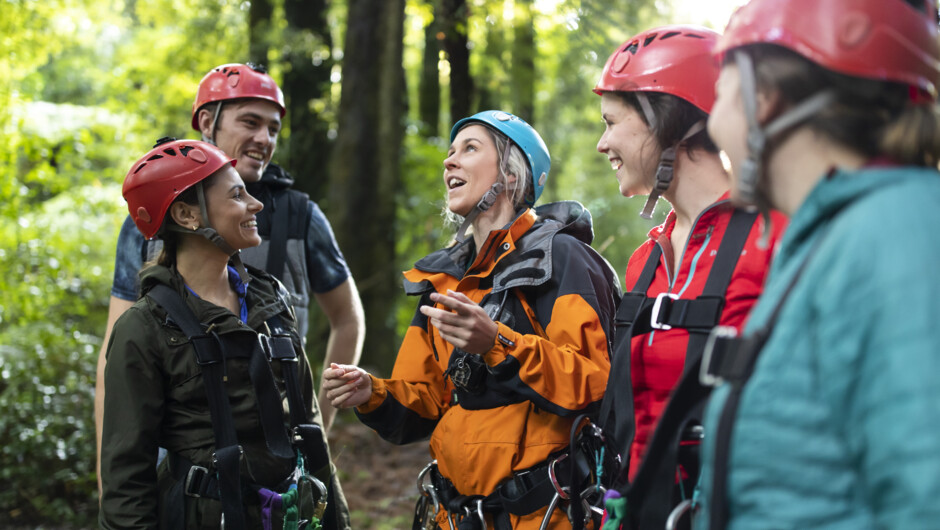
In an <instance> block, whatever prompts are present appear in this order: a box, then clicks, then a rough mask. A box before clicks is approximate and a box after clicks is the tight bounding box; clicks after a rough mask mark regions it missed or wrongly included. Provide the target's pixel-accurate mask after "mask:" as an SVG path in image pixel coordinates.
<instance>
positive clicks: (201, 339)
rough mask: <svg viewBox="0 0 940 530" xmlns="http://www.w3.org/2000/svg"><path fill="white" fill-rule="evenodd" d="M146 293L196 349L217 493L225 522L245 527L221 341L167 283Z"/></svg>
mask: <svg viewBox="0 0 940 530" xmlns="http://www.w3.org/2000/svg"><path fill="white" fill-rule="evenodd" d="M147 296H149V297H150V298H152V299H153V300H154V301H155V302H156V303H158V304H159V305H160V307H162V308H163V309H164V310H166V312H167V314H169V315H170V318H172V319H173V321H174V322H176V324H177V325H178V326H179V327H180V329H182V330H183V333H185V334H186V336H187V337H189V340H190V342H192V344H193V348H195V350H196V362H197V363H198V364H199V365H200V367H201V368H202V375H203V382H204V384H205V386H206V395H207V398H208V402H209V413H210V417H211V418H212V430H213V432H214V434H215V444H216V451H215V454H214V455H213V460H214V461H215V462H214V464H215V467H216V469H217V470H218V476H219V494H220V497H221V501H222V514H223V516H224V517H225V526H226V528H229V529H237V530H245V529H246V528H247V527H246V524H245V518H244V514H243V513H242V491H241V486H240V482H239V462H240V457H241V453H242V448H241V446H239V445H238V436H237V435H236V433H235V424H234V422H233V420H232V407H231V404H230V403H229V399H228V392H226V391H225V385H224V377H225V373H224V371H225V366H224V363H223V358H224V357H223V355H222V344H221V342H220V341H219V339H218V337H217V336H216V335H214V334H212V335H207V334H206V333H205V332H203V329H202V324H201V323H200V321H199V319H197V318H196V316H195V315H194V314H193V312H192V310H191V309H190V308H189V307H188V306H187V305H186V303H185V302H183V299H182V298H181V297H180V296H179V293H177V292H176V291H174V290H173V289H171V288H170V287H168V286H166V285H157V286H155V287H154V288H153V289H151V290H150V291H149V292H148V293H147Z"/></svg>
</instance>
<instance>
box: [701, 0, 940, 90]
mask: <svg viewBox="0 0 940 530" xmlns="http://www.w3.org/2000/svg"><path fill="white" fill-rule="evenodd" d="M924 5H925V7H926V13H925V12H921V11H918V10H917V9H916V8H914V7H913V6H911V5H910V4H908V3H907V2H904V1H902V0H826V1H825V2H820V1H818V0H787V1H780V0H752V1H751V2H750V3H748V4H746V5H744V6H742V7H740V8H739V9H738V10H737V11H735V13H734V14H733V15H732V16H731V20H730V21H729V22H728V27H727V29H725V33H724V34H723V35H722V36H721V37H720V38H719V40H718V45H717V46H716V47H715V54H716V55H717V56H718V57H719V58H722V57H723V56H724V54H725V53H727V52H728V51H730V50H733V49H734V48H738V47H741V46H747V45H749V44H758V43H765V44H775V45H778V46H782V47H784V48H788V49H790V50H792V51H794V52H796V53H797V54H799V55H802V56H803V57H805V58H806V59H808V60H810V61H812V62H814V63H816V64H818V65H820V66H822V67H823V68H826V69H829V70H832V71H835V72H838V73H841V74H845V75H849V76H855V77H862V78H869V79H878V80H884V81H893V82H897V83H903V84H906V85H909V86H912V87H916V88H917V89H918V91H919V92H920V94H919V96H918V97H926V98H927V99H930V100H935V99H936V97H937V80H938V78H940V45H938V40H937V36H938V27H937V18H936V17H937V9H936V3H935V2H934V1H933V0H924Z"/></svg>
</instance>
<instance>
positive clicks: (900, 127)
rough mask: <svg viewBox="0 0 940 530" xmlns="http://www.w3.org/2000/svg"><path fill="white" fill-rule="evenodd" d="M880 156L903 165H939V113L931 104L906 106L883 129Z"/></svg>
mask: <svg viewBox="0 0 940 530" xmlns="http://www.w3.org/2000/svg"><path fill="white" fill-rule="evenodd" d="M879 148H880V151H881V152H882V154H883V155H884V156H886V157H888V158H890V159H891V160H893V161H895V162H897V163H899V164H904V165H912V166H925V167H937V164H938V163H940V113H938V111H937V107H936V105H934V104H932V103H931V104H929V105H909V106H907V107H905V108H904V109H903V110H902V111H901V112H900V113H899V114H898V115H896V116H895V117H894V119H893V120H891V121H890V122H889V123H887V124H886V125H885V127H884V128H883V129H882V133H881V138H880V141H879Z"/></svg>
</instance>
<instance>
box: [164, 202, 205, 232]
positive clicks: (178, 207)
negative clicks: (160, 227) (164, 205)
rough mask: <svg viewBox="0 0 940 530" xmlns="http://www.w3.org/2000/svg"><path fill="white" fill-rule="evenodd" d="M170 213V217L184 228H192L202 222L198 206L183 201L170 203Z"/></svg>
mask: <svg viewBox="0 0 940 530" xmlns="http://www.w3.org/2000/svg"><path fill="white" fill-rule="evenodd" d="M168 213H169V215H170V218H171V219H173V222H174V223H176V224H178V225H180V226H182V227H183V228H187V229H190V228H192V227H194V226H199V225H200V224H201V222H200V217H201V214H200V213H199V207H198V206H194V205H191V204H186V203H185V202H183V201H176V202H174V203H173V204H171V205H170V211H169V212H168Z"/></svg>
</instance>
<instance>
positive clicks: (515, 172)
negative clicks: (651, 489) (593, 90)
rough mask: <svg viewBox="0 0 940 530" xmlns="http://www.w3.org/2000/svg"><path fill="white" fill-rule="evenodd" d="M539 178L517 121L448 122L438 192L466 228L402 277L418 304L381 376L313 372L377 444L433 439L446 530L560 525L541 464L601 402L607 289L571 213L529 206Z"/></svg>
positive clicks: (505, 117)
mask: <svg viewBox="0 0 940 530" xmlns="http://www.w3.org/2000/svg"><path fill="white" fill-rule="evenodd" d="M549 168H550V159H549V154H548V149H547V148H546V147H545V144H544V143H543V142H542V139H541V137H540V136H539V135H538V133H537V132H536V131H535V130H534V129H533V128H532V127H530V126H529V125H528V124H527V123H526V122H524V121H523V120H521V119H519V118H517V117H516V116H513V115H511V114H508V113H505V112H499V111H486V112H481V113H478V114H475V115H474V116H471V117H469V118H466V119H463V120H460V121H459V122H457V124H456V125H455V126H454V128H453V131H452V132H451V147H450V150H449V152H448V156H447V158H446V159H445V160H444V184H445V185H446V187H447V208H448V209H449V211H450V212H452V213H453V214H456V215H458V216H461V217H462V218H463V219H464V220H463V224H462V225H461V227H460V229H459V230H458V233H457V242H456V243H455V244H454V245H452V246H450V247H448V248H444V249H442V250H439V251H436V252H434V253H432V254H430V255H428V256H426V257H424V258H422V259H421V260H419V261H418V262H417V263H416V264H415V267H414V268H413V269H412V270H410V271H408V272H406V273H405V290H406V292H408V294H410V295H414V296H418V297H419V303H418V311H417V312H416V313H415V317H414V320H413V321H412V323H411V326H410V327H409V328H408V331H407V333H406V336H405V340H404V342H403V344H402V346H401V349H400V350H399V353H398V358H397V360H396V363H395V368H394V370H393V372H392V377H391V378H390V379H380V378H376V377H373V376H371V375H370V374H368V373H367V372H365V371H364V370H362V369H361V368H357V367H353V366H339V365H334V366H333V367H332V368H331V369H329V370H326V373H325V376H324V377H325V383H324V384H325V386H326V388H327V389H328V390H327V396H328V397H329V398H330V399H331V400H332V402H333V404H334V405H335V406H337V407H353V406H355V407H357V409H356V413H357V414H358V416H359V418H360V419H361V420H362V421H363V422H364V423H366V424H367V425H369V426H370V427H372V428H373V429H375V430H376V431H378V432H379V434H381V435H382V436H383V437H384V438H385V439H387V440H389V441H392V442H394V443H409V442H414V441H419V440H424V439H427V438H428V436H430V438H431V447H430V449H431V455H432V456H433V458H435V459H436V466H432V468H431V470H430V473H429V474H430V479H431V481H430V484H429V485H428V486H427V487H426V489H425V493H427V494H428V498H429V499H430V501H431V502H429V505H428V507H427V508H428V510H429V512H430V513H434V514H436V515H435V517H436V524H437V525H440V526H441V527H444V528H447V527H448V526H449V521H448V518H451V522H457V523H458V524H460V525H461V528H464V527H469V528H483V527H484V526H485V527H487V528H493V527H495V528H498V529H503V528H517V529H518V528H538V527H539V525H540V524H541V523H542V521H543V519H546V521H547V524H548V527H549V528H562V527H566V526H568V525H569V523H568V521H567V519H566V517H565V515H564V510H562V509H557V510H549V504H550V503H551V501H552V497H553V496H554V493H555V490H554V488H553V487H552V484H551V481H550V477H549V468H552V471H554V472H556V473H557V474H558V475H561V474H562V473H564V471H563V469H562V468H564V466H566V464H565V462H566V461H570V460H568V459H566V458H564V457H563V456H562V455H564V454H565V451H566V447H567V446H568V440H569V435H570V430H571V427H572V423H573V421H574V417H575V416H577V415H579V414H581V413H583V412H584V411H586V410H590V409H591V408H592V407H595V406H596V405H597V403H598V402H599V401H600V400H601V398H602V396H603V392H604V388H605V386H606V384H607V372H608V370H609V362H608V341H609V337H610V336H611V332H612V320H613V315H614V310H615V307H616V303H617V298H618V294H619V293H618V290H619V286H618V283H617V279H616V275H615V273H614V272H613V270H612V269H611V268H610V266H609V265H608V264H607V262H606V261H605V260H604V259H603V258H602V257H601V256H600V255H599V254H597V253H596V252H595V251H594V250H593V249H591V247H590V246H589V243H590V241H591V239H592V237H593V233H592V228H591V216H590V213H589V212H588V211H587V210H586V209H584V207H583V206H581V205H580V204H578V203H576V202H559V203H553V204H546V205H543V206H540V207H538V208H534V209H533V208H532V205H533V204H534V203H535V201H536V200H537V199H538V197H539V195H540V194H541V191H542V187H543V186H544V184H545V179H546V177H547V175H548V172H549ZM467 229H472V231H471V235H470V237H464V233H465V232H466V230H467ZM553 462H554V463H555V464H552V463H553ZM556 468H557V469H556ZM556 501H557V499H556ZM437 506H439V509H437ZM553 507H554V505H553ZM419 516H420V514H419ZM430 518H431V516H430V515H429V516H428V519H430ZM419 519H421V520H418V521H416V522H417V523H418V524H419V525H421V526H422V527H430V528H433V527H434V526H433V525H434V522H433V521H429V520H424V519H423V518H421V517H419Z"/></svg>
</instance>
